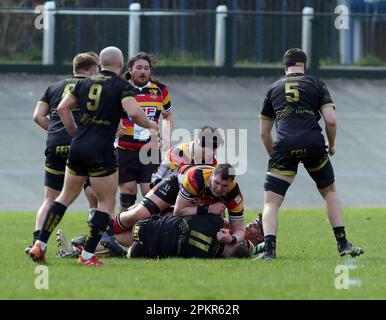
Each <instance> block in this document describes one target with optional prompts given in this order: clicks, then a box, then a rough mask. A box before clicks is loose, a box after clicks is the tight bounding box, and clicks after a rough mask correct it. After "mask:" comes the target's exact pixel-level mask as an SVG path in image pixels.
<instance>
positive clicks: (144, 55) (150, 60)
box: [125, 52, 159, 82]
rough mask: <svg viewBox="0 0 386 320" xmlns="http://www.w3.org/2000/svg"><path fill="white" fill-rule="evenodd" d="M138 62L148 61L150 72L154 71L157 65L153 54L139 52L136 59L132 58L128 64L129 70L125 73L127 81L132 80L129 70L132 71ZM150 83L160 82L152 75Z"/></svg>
mask: <svg viewBox="0 0 386 320" xmlns="http://www.w3.org/2000/svg"><path fill="white" fill-rule="evenodd" d="M137 60H146V61H147V62H148V63H149V66H150V70H153V68H154V66H155V63H156V60H155V58H154V56H153V55H152V54H150V53H146V52H138V53H137V54H136V55H135V56H134V57H132V58H130V60H129V62H128V63H127V70H126V73H125V79H126V80H130V79H131V74H130V72H129V69H131V68H132V67H133V66H134V63H135V62H136V61H137ZM150 81H151V82H159V81H158V80H157V79H155V78H153V77H152V76H151V75H150Z"/></svg>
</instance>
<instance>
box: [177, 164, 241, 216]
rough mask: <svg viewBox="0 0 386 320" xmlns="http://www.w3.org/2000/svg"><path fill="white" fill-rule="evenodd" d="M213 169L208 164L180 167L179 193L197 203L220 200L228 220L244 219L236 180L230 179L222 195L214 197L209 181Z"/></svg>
mask: <svg viewBox="0 0 386 320" xmlns="http://www.w3.org/2000/svg"><path fill="white" fill-rule="evenodd" d="M214 169H215V168H214V167H212V166H208V165H199V166H183V167H181V168H180V169H179V170H178V180H179V183H180V191H179V195H180V196H181V197H182V198H183V199H184V200H186V201H188V202H191V203H194V204H197V205H204V204H206V205H210V204H213V203H216V202H222V203H224V204H225V206H226V207H227V209H228V214H229V220H230V222H232V221H240V220H241V221H242V220H244V201H243V196H242V194H241V191H240V188H239V185H238V183H237V182H236V180H233V181H232V183H231V184H230V186H229V188H228V190H227V192H226V194H225V195H224V196H221V197H216V196H214V195H213V194H212V192H211V190H210V185H209V181H210V177H211V175H212V174H213V171H214Z"/></svg>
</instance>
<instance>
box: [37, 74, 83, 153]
mask: <svg viewBox="0 0 386 320" xmlns="http://www.w3.org/2000/svg"><path fill="white" fill-rule="evenodd" d="M83 78H85V77H82V76H75V77H74V78H70V79H65V80H61V81H58V82H56V83H54V84H53V85H52V86H49V87H48V88H47V90H46V91H45V92H44V95H43V96H42V97H41V99H40V100H39V102H40V103H43V104H45V105H47V106H48V107H49V116H50V121H49V123H48V129H47V141H46V145H47V147H53V146H58V145H70V143H71V140H72V137H71V136H70V135H69V134H68V132H67V130H66V128H65V127H64V126H63V123H62V120H61V119H60V116H59V114H58V111H57V108H58V105H59V103H60V101H61V100H62V98H63V97H64V96H65V94H66V93H68V92H70V91H71V90H72V89H74V88H75V84H76V83H77V82H78V81H79V80H80V79H83ZM72 114H73V116H74V119H75V122H76V123H77V124H79V119H80V113H79V108H78V107H77V106H76V107H74V108H73V109H72Z"/></svg>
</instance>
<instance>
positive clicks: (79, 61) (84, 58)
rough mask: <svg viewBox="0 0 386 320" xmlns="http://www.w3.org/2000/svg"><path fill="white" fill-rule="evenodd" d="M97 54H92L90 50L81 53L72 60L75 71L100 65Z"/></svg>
mask: <svg viewBox="0 0 386 320" xmlns="http://www.w3.org/2000/svg"><path fill="white" fill-rule="evenodd" d="M97 57H98V55H97V54H91V53H89V52H84V53H79V54H77V55H76V56H75V58H74V60H73V61H72V64H73V67H74V71H75V72H79V71H80V70H88V69H90V68H91V67H93V66H99V59H98V58H97Z"/></svg>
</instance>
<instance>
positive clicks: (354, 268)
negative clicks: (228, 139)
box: [0, 209, 386, 300]
mask: <svg viewBox="0 0 386 320" xmlns="http://www.w3.org/2000/svg"><path fill="white" fill-rule="evenodd" d="M344 214H345V224H346V233H347V236H348V239H349V240H350V241H352V242H353V243H355V244H357V245H359V246H362V247H363V248H364V250H365V254H364V255H363V256H360V257H359V258H357V259H352V258H340V257H339V255H338V254H337V250H336V245H335V239H334V236H333V233H332V230H331V228H330V225H329V223H328V221H327V217H326V214H325V212H324V210H322V209H320V210H319V209H302V210H282V211H281V212H280V214H279V234H278V244H277V245H278V248H277V253H278V259H277V260H276V261H273V262H266V261H251V260H250V259H243V260H237V259H232V260H197V259H188V260H183V259H165V260H154V261H153V260H126V259H104V262H105V263H106V266H105V267H103V268H88V267H84V266H79V265H77V263H76V261H75V260H65V259H58V258H56V257H55V253H56V246H55V237H54V236H52V237H51V239H50V242H49V251H48V256H47V263H46V266H47V267H48V271H49V289H48V290H45V289H41V290H38V289H36V288H35V285H34V284H35V280H36V278H37V277H38V276H39V274H37V273H35V271H36V270H35V268H36V266H37V264H35V263H33V262H32V261H31V260H30V259H29V258H27V256H26V255H25V254H24V250H23V249H24V248H25V247H26V246H28V245H29V244H30V241H31V237H32V236H31V234H32V231H33V226H34V219H35V213H34V212H9V211H8V212H7V211H5V212H0V230H1V232H0V257H1V261H2V266H1V273H0V287H1V290H0V299H139V300H147V299H156V300H158V299H170V300H179V299H192V300H196V299H238V300H240V299H241V300H249V299H386V261H385V255H384V241H385V236H384V234H385V226H386V215H385V209H345V212H344ZM255 215H256V213H254V212H248V213H247V219H246V221H249V220H250V219H252V217H254V216H255ZM86 216H87V214H86V213H85V212H83V213H73V212H68V213H67V214H66V216H65V217H64V219H63V221H62V222H61V224H60V228H61V229H63V230H64V232H65V234H66V236H68V237H73V236H76V235H79V234H81V233H85V232H86V229H87V228H86V222H85V220H86ZM338 265H345V266H348V270H349V288H348V289H341V290H338V289H336V288H335V279H336V277H337V276H339V275H340V274H336V273H335V270H336V267H337V266H338ZM340 283H342V282H340Z"/></svg>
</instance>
